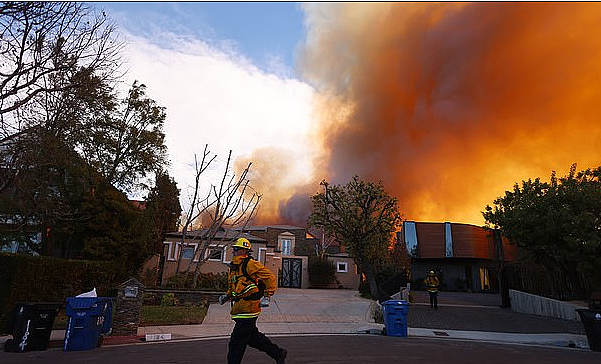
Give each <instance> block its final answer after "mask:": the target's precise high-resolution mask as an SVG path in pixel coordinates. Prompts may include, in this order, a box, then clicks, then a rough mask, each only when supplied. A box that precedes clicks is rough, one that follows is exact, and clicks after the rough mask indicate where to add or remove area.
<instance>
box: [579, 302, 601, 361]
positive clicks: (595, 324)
mask: <svg viewBox="0 0 601 364" xmlns="http://www.w3.org/2000/svg"><path fill="white" fill-rule="evenodd" d="M576 311H577V312H578V314H579V315H580V320H581V321H582V324H583V325H584V331H585V332H586V338H587V340H588V346H589V347H590V348H591V350H594V351H601V310H587V309H579V310H576Z"/></svg>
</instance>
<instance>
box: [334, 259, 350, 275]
mask: <svg viewBox="0 0 601 364" xmlns="http://www.w3.org/2000/svg"><path fill="white" fill-rule="evenodd" d="M336 272H338V273H348V263H347V262H337V263H336Z"/></svg>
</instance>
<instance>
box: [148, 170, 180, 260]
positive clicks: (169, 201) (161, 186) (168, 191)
mask: <svg viewBox="0 0 601 364" xmlns="http://www.w3.org/2000/svg"><path fill="white" fill-rule="evenodd" d="M181 212H182V208H181V205H180V202H179V189H178V188H177V183H176V182H175V181H174V180H173V178H172V177H170V176H169V174H168V173H167V172H159V173H157V175H156V177H155V183H154V187H153V188H152V189H151V190H150V193H149V194H148V196H147V197H146V210H145V213H146V216H147V218H148V221H149V222H150V224H148V229H150V230H152V236H153V240H154V246H153V252H154V253H159V254H161V253H162V252H163V240H164V238H165V234H166V233H168V232H172V231H177V227H178V223H179V218H180V214H181Z"/></svg>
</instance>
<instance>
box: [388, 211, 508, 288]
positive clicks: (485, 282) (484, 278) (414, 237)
mask: <svg viewBox="0 0 601 364" xmlns="http://www.w3.org/2000/svg"><path fill="white" fill-rule="evenodd" d="M397 237H398V240H399V242H400V243H401V244H405V246H406V247H407V251H408V253H409V255H410V256H411V282H412V284H413V286H414V287H413V288H414V289H419V288H422V287H421V285H422V282H423V280H424V279H425V278H426V274H427V271H429V270H435V271H436V272H437V274H438V276H439V277H440V278H441V285H442V288H443V289H448V290H470V291H473V292H483V291H489V290H492V291H496V290H498V279H497V268H498V266H499V264H501V263H503V262H511V261H514V260H516V258H517V248H516V246H515V245H512V244H509V242H508V241H507V239H505V238H503V237H501V236H500V234H498V232H496V231H493V230H490V229H486V228H484V227H480V226H475V225H469V224H459V223H450V222H415V221H405V222H403V227H402V229H401V231H400V232H399V233H398V236H397Z"/></svg>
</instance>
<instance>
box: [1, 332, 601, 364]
mask: <svg viewBox="0 0 601 364" xmlns="http://www.w3.org/2000/svg"><path fill="white" fill-rule="evenodd" d="M272 339H273V340H274V341H275V342H276V343H277V344H279V345H282V346H283V347H286V348H287V349H288V351H289V356H288V360H287V361H286V363H288V364H301V363H307V364H308V363H310V364H321V363H323V364H326V363H327V364H348V363H358V364H387V363H407V364H409V363H411V364H433V363H435V364H446V363H449V364H451V363H452V364H476V363H477V364H481V363H486V364H508V363H511V364H520V363H524V364H557V363H566V364H599V363H601V353H598V352H592V351H589V350H582V349H571V348H554V347H538V346H525V345H505V344H491V343H482V342H475V341H458V340H449V339H425V338H394V337H386V336H374V335H344V336H300V337H272ZM226 350H227V340H226V339H211V340H200V341H198V340H197V341H185V342H170V343H160V344H137V345H126V346H107V347H101V348H98V349H94V350H90V351H82V352H62V351H60V349H50V350H47V351H41V352H31V353H23V354H16V353H0V362H1V363H2V364H13V363H35V364H55V363H90V364H106V363H111V364H132V363H144V364H180V363H181V364H184V363H195V364H198V363H202V364H224V363H225V362H226V361H225V355H226ZM246 354H247V355H246V357H245V359H244V361H243V364H266V363H272V362H273V361H271V360H270V359H269V357H267V356H266V355H265V354H263V353H260V352H258V351H256V350H255V349H252V348H249V349H248V350H247V353H246Z"/></svg>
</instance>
